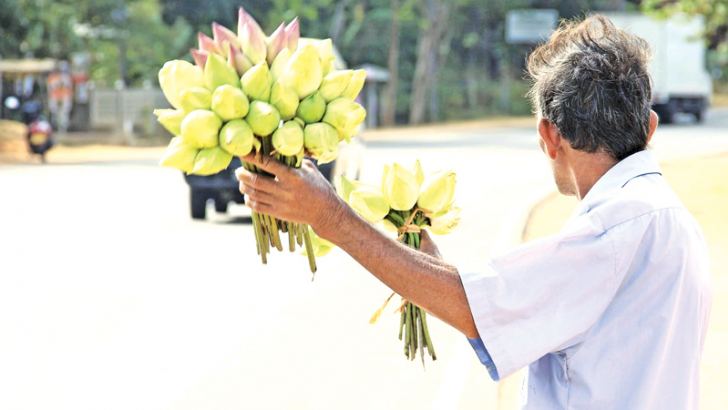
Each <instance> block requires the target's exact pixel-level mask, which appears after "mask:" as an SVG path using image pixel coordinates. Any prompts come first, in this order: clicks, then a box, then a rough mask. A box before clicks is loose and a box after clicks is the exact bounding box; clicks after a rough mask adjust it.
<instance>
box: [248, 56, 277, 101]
mask: <svg viewBox="0 0 728 410" xmlns="http://www.w3.org/2000/svg"><path fill="white" fill-rule="evenodd" d="M240 84H241V85H242V86H243V91H245V94H246V95H247V96H248V97H249V98H250V99H251V100H259V101H268V100H269V99H270V89H271V85H272V84H273V79H272V78H271V76H270V71H269V70H268V65H267V64H266V63H265V61H263V62H262V63H258V64H256V65H254V66H253V68H251V69H250V70H248V71H246V72H245V74H243V77H242V78H241V79H240Z"/></svg>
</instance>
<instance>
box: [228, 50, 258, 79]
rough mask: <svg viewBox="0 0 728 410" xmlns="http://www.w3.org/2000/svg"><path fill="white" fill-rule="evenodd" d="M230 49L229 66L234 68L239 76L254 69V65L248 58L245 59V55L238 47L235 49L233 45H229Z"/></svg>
mask: <svg viewBox="0 0 728 410" xmlns="http://www.w3.org/2000/svg"><path fill="white" fill-rule="evenodd" d="M228 49H229V52H228V65H229V66H230V67H233V68H234V69H235V72H237V73H238V75H243V74H244V73H245V72H246V71H248V70H250V68H251V67H253V63H251V62H250V60H248V57H245V54H243V53H242V52H241V51H240V50H238V49H237V48H236V47H233V45H232V44H230V45H228Z"/></svg>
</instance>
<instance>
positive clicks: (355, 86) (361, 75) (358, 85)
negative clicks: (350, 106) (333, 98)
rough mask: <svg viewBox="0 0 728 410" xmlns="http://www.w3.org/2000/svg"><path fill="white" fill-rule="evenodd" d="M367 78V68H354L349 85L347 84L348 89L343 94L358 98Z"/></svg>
mask: <svg viewBox="0 0 728 410" xmlns="http://www.w3.org/2000/svg"><path fill="white" fill-rule="evenodd" d="M366 79H367V72H366V71H365V70H354V72H353V73H352V75H351V81H349V85H347V86H346V89H345V90H344V92H343V93H342V94H341V95H342V96H344V97H347V98H350V99H352V100H354V99H356V96H357V95H359V92H360V91H361V89H362V87H364V81H365V80H366Z"/></svg>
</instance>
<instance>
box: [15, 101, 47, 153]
mask: <svg viewBox="0 0 728 410" xmlns="http://www.w3.org/2000/svg"><path fill="white" fill-rule="evenodd" d="M23 122H25V124H26V125H27V127H28V135H27V136H28V148H29V150H30V152H31V153H32V154H37V155H39V156H40V160H41V162H43V163H45V162H46V157H45V155H46V152H48V150H50V149H51V148H52V147H53V145H54V141H53V128H51V123H50V122H48V120H46V119H45V118H44V117H43V115H42V106H41V104H40V103H38V102H36V101H28V102H26V103H25V104H23Z"/></svg>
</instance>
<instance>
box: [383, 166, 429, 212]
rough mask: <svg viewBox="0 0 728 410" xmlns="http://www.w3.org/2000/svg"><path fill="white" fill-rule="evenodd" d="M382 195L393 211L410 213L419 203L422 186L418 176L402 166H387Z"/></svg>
mask: <svg viewBox="0 0 728 410" xmlns="http://www.w3.org/2000/svg"><path fill="white" fill-rule="evenodd" d="M382 193H383V194H384V197H385V198H386V199H387V202H388V203H389V206H390V207H391V208H392V209H395V210H397V211H409V210H411V209H412V208H413V207H414V206H415V204H416V203H417V197H418V196H419V193H420V184H418V183H417V176H416V175H415V174H414V173H412V172H411V171H410V170H408V169H407V168H405V167H403V166H402V165H400V164H397V163H395V164H393V165H385V167H384V174H383V175H382Z"/></svg>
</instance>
